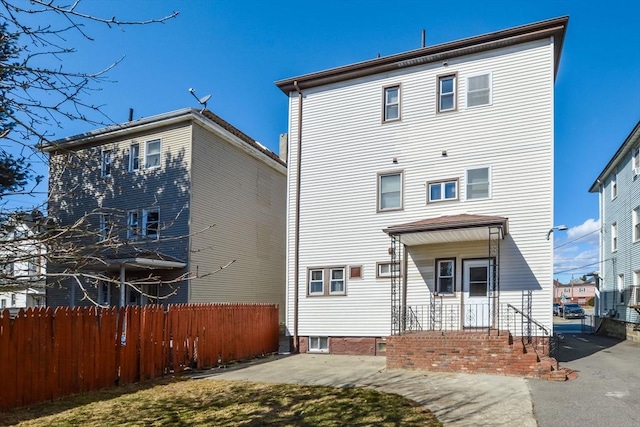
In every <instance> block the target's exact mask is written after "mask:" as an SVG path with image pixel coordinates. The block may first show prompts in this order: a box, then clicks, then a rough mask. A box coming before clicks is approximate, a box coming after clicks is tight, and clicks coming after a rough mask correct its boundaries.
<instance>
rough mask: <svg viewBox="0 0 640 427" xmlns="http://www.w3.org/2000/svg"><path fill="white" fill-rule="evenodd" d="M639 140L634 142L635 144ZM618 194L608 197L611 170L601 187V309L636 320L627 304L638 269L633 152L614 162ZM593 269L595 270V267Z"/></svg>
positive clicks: (639, 193)
mask: <svg viewBox="0 0 640 427" xmlns="http://www.w3.org/2000/svg"><path fill="white" fill-rule="evenodd" d="M637 145H638V142H636V143H635V145H634V146H637ZM616 170H617V187H618V195H617V197H615V198H614V199H612V198H611V187H612V179H613V174H609V175H608V176H607V177H606V178H605V180H604V186H603V187H601V192H602V191H604V192H603V193H602V194H601V196H600V197H601V203H602V205H603V206H604V209H602V213H603V217H602V218H601V227H602V242H601V245H602V248H603V259H602V260H601V262H602V271H601V273H602V274H601V275H602V276H603V277H604V280H603V286H602V289H601V298H602V309H603V310H607V311H609V312H610V311H611V310H615V313H616V314H615V318H616V319H618V320H623V321H627V322H639V321H640V316H638V313H637V312H636V311H635V310H633V309H629V308H628V307H627V305H628V303H629V298H630V296H631V295H630V294H631V289H630V287H631V286H633V285H634V283H633V275H634V271H638V270H640V241H637V242H634V241H633V234H632V232H633V231H632V228H633V221H632V211H633V209H635V208H637V207H639V206H640V175H639V176H635V175H634V173H633V170H632V154H631V153H629V154H627V155H626V156H624V157H623V158H622V159H620V161H619V163H618V164H617V168H616ZM613 223H617V227H618V250H617V251H613V250H612V242H611V225H612V224H613ZM594 270H598V269H597V268H594ZM619 274H624V287H625V291H624V302H622V303H620V299H619V294H618V284H617V277H618V275H619Z"/></svg>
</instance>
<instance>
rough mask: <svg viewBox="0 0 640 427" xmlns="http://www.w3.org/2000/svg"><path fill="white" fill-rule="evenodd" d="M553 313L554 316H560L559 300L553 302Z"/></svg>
mask: <svg viewBox="0 0 640 427" xmlns="http://www.w3.org/2000/svg"><path fill="white" fill-rule="evenodd" d="M553 315H554V316H560V303H559V302H554V303H553Z"/></svg>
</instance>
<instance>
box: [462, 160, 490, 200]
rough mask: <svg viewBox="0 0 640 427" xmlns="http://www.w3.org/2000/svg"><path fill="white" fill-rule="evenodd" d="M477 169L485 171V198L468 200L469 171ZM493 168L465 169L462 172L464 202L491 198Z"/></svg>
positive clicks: (474, 167) (475, 167)
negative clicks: (486, 183)
mask: <svg viewBox="0 0 640 427" xmlns="http://www.w3.org/2000/svg"><path fill="white" fill-rule="evenodd" d="M478 169H487V181H488V188H487V197H477V198H473V199H470V198H469V171H472V170H478ZM492 182H493V168H492V167H491V166H473V167H469V168H466V169H465V170H464V200H465V201H476V200H490V199H491V198H493V185H492Z"/></svg>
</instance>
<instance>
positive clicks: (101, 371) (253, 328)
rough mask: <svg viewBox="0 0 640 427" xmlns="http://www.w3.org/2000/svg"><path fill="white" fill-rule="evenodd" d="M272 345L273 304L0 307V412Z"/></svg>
mask: <svg viewBox="0 0 640 427" xmlns="http://www.w3.org/2000/svg"><path fill="white" fill-rule="evenodd" d="M277 351H278V307H277V305H269V304H195V305H193V304H192V305H170V306H168V307H167V308H166V309H165V307H163V306H145V307H126V308H124V309H117V308H108V309H97V308H95V307H76V308H69V307H59V308H56V309H55V311H54V310H52V309H51V308H29V309H27V310H20V311H19V312H18V315H17V316H16V317H15V318H11V317H10V314H9V310H4V311H0V411H2V410H8V409H11V408H16V407H20V406H26V405H30V404H34V403H38V402H43V401H47V400H52V399H56V398H59V397H63V396H67V395H70V394H74V393H81V392H86V391H90V390H98V389H101V388H106V387H111V386H113V385H116V384H126V383H133V382H137V381H144V380H148V379H152V378H155V377H159V376H162V375H167V374H170V373H178V372H181V371H184V370H186V369H191V368H198V369H201V368H207V367H212V366H215V365H218V364H221V363H225V362H229V361H233V360H241V359H247V358H252V357H256V356H260V355H263V354H268V353H274V352H277Z"/></svg>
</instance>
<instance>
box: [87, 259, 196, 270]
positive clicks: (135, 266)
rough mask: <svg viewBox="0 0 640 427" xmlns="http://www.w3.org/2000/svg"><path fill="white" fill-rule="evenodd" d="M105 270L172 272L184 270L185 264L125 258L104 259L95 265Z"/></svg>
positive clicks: (162, 260) (161, 260)
mask: <svg viewBox="0 0 640 427" xmlns="http://www.w3.org/2000/svg"><path fill="white" fill-rule="evenodd" d="M100 264H102V267H101V269H105V270H114V271H117V270H120V269H121V268H122V267H124V268H125V269H126V270H134V271H135V270H138V271H139V270H173V269H176V268H184V267H186V266H187V264H186V263H184V262H180V261H169V260H164V259H149V258H126V259H105V260H103V261H102V262H100V263H97V264H96V267H99V266H100Z"/></svg>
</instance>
